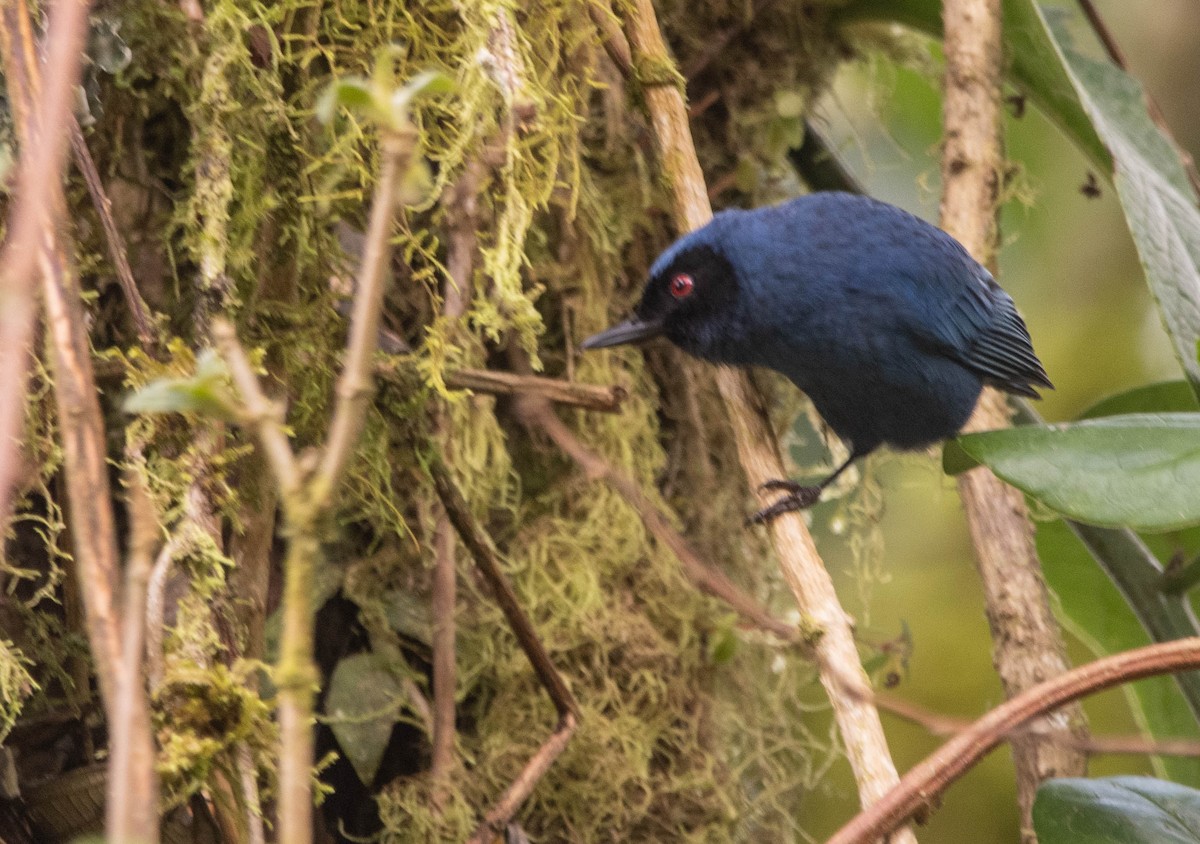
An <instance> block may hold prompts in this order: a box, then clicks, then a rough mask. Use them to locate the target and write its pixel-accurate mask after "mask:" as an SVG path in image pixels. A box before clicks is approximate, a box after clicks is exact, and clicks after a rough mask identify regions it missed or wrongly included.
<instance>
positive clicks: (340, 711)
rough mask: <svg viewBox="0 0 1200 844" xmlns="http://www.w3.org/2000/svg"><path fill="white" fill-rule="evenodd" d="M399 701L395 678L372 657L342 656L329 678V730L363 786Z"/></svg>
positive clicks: (384, 744)
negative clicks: (343, 657)
mask: <svg viewBox="0 0 1200 844" xmlns="http://www.w3.org/2000/svg"><path fill="white" fill-rule="evenodd" d="M402 699H403V698H402V689H401V686H400V681H399V679H397V677H396V675H395V674H394V673H393V672H392V671H391V670H389V669H388V667H387V665H386V663H385V662H384V661H383V659H382V658H380V657H379V656H378V655H376V654H370V653H364V654H355V655H354V656H348V657H346V658H345V659H343V660H342V661H341V662H339V663H338V664H337V668H335V669H334V671H333V677H332V678H330V681H329V695H328V697H327V698H326V700H325V716H326V719H327V721H328V723H329V728H330V729H331V730H333V735H334V736H335V737H336V738H337V741H338V744H339V745H340V746H341V748H342V752H343V753H345V754H346V758H347V759H348V760H350V764H351V765H353V766H354V772H355V773H356V774H358V778H359V779H360V780H362V781H363V783H364V784H366V785H370V784H371V782H372V781H373V780H374V779H375V773H376V772H377V771H378V770H379V763H380V762H381V761H382V760H383V751H384V749H385V748H386V747H387V743H388V737H389V736H391V734H392V727H393V726H394V725H395V723H396V721H397V715H398V713H399V711H400V704H401V702H402Z"/></svg>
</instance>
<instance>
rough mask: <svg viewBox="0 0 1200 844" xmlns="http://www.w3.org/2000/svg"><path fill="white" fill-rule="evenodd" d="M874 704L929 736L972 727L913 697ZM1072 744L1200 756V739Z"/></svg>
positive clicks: (1105, 750) (1103, 739)
mask: <svg viewBox="0 0 1200 844" xmlns="http://www.w3.org/2000/svg"><path fill="white" fill-rule="evenodd" d="M875 705H876V706H877V707H879V708H880V709H882V710H883V711H884V712H887V713H890V714H892V715H895V716H896V717H897V718H903V719H904V720H905V721H908V722H910V723H912V724H916V725H917V726H918V727H921V728H923V729H924V730H925V731H926V732H928V733H929V734H930V735H935V736H953V735H958V734H959V733H961V732H963V731H964V730H966V729H969V728H970V726H971V723H972V722H971V720H970V719H969V718H960V717H958V716H955V715H945V714H943V713H941V712H934V711H933V710H931V709H927V708H925V707H924V706H921V705H920V704H918V703H913V702H912V701H911V700H904V699H903V698H899V697H896V696H894V695H883V694H876V695H875ZM1028 731H1029V728H1028V727H1018V728H1016V729H1014V730H1013V731H1012V732H1011V733H1010V734H1009V735H1008V736H1006V738H1009V739H1011V738H1012V737H1013V736H1018V735H1020V734H1022V733H1025V732H1028ZM1071 741H1072V746H1073V747H1075V748H1076V749H1078V750H1080V751H1081V752H1083V753H1086V754H1088V755H1089V756H1100V755H1124V756H1188V757H1200V741H1195V740H1192V739H1155V738H1148V737H1146V736H1136V735H1125V736H1088V737H1085V738H1082V739H1077V738H1074V737H1072V739H1071Z"/></svg>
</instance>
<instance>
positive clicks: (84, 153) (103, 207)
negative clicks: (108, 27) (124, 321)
mask: <svg viewBox="0 0 1200 844" xmlns="http://www.w3.org/2000/svg"><path fill="white" fill-rule="evenodd" d="M70 132H71V149H72V150H73V151H74V152H75V163H76V165H77V166H78V167H79V171H80V172H81V173H83V181H84V182H85V183H86V184H87V189H88V193H89V194H91V197H92V204H93V205H94V206H95V207H96V213H97V214H98V215H99V216H100V224H101V226H102V227H103V228H104V239H105V241H106V242H107V243H108V256H109V259H110V260H111V261H112V262H113V269H115V270H116V271H117V280H118V281H119V282H120V284H121V291H122V292H123V293H124V294H125V304H126V305H127V306H128V307H129V315H130V317H131V318H132V319H133V326H134V330H135V331H137V336H138V342H139V343H141V345H142V348H143V349H145V350H147V351H153V350H154V349H155V348H156V347H157V346H158V335H157V334H156V332H155V330H154V326H153V323H152V320H151V318H150V309H149V308H147V307H146V301H145V300H144V299H143V298H142V294H141V291H139V290H138V286H137V282H136V281H134V278H133V270H131V269H130V268H129V258H128V252H127V250H126V249H125V238H123V237H122V236H121V230H120V229H119V228H117V222H116V220H114V219H113V214H112V202H111V201H109V198H108V192H107V191H105V190H104V182H103V181H101V179H100V173H99V172H98V171H97V170H96V162H95V161H93V160H92V152H91V150H89V149H88V145H87V140H85V139H84V137H83V131H82V130H81V129H80V128H79V122H78V121H76V120H74V119H72V120H71V125H70Z"/></svg>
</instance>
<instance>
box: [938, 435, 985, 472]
mask: <svg viewBox="0 0 1200 844" xmlns="http://www.w3.org/2000/svg"><path fill="white" fill-rule="evenodd" d="M978 465H980V464H979V461H978V460H976V459H975V458H974V457H972V456H971V455H969V454H967V453H966V452H965V451H963V448H962V446H961V445H959V444H958V440H957V439H954V440H946V442H945V443H943V444H942V471H943V472H945V473H946V474H947V475H961V474H962V473H963V472H969V471H970V470H972V469H974V468H975V467H976V466H978Z"/></svg>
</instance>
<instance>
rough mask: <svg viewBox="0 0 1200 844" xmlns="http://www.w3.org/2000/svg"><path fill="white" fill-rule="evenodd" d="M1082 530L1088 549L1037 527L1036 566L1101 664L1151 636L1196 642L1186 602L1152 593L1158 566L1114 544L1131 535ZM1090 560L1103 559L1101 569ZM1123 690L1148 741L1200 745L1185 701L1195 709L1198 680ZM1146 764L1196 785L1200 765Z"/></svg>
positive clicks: (1159, 680) (1059, 530)
mask: <svg viewBox="0 0 1200 844" xmlns="http://www.w3.org/2000/svg"><path fill="white" fill-rule="evenodd" d="M1085 530H1086V531H1088V533H1089V535H1088V539H1089V540H1091V541H1090V542H1088V543H1087V544H1085V543H1084V542H1082V541H1081V539H1080V537H1078V536H1076V535H1075V533H1073V532H1072V530H1071V528H1070V527H1069V526H1068V525H1067V524H1066V523H1065V522H1063V521H1062V520H1060V519H1054V520H1052V521H1048V522H1039V523H1038V525H1037V550H1038V558H1039V559H1040V560H1041V561H1042V571H1043V572H1044V573H1045V575H1046V584H1047V585H1048V586H1049V587H1050V589H1051V590H1053V592H1054V594H1055V596H1056V597H1057V599H1058V606H1059V615H1060V618H1062V620H1063V623H1064V624H1065V625H1066V627H1067V628H1068V629H1069V630H1070V632H1071V633H1072V634H1074V635H1075V637H1076V638H1078V639H1079V640H1080V641H1081V642H1083V644H1084V645H1085V646H1086V647H1087V648H1088V649H1089V650H1091V651H1092V653H1094V654H1095V655H1096V656H1097V657H1100V656H1106V655H1108V654H1113V653H1119V652H1120V651H1126V650H1130V649H1132V648H1137V647H1141V646H1143V645H1148V644H1150V642H1151V636H1152V635H1153V636H1154V638H1155V639H1156V640H1166V639H1172V638H1179V637H1181V636H1188V635H1195V633H1196V630H1195V627H1194V623H1193V620H1192V617H1191V614H1190V611H1189V610H1188V609H1187V608H1186V606H1185V604H1184V602H1183V601H1182V600H1181V599H1180V598H1178V597H1176V596H1172V595H1164V594H1163V593H1162V592H1161V591H1160V590H1159V589H1158V588H1157V587H1158V578H1159V576H1160V572H1159V568H1158V566H1157V562H1156V561H1155V560H1154V557H1153V555H1152V554H1150V553H1149V552H1148V551H1147V549H1146V548H1145V546H1144V545H1142V544H1141V543H1139V542H1136V537H1134V536H1133V535H1130V539H1131V540H1134V541H1132V542H1114V541H1112V540H1113V539H1115V538H1117V537H1118V536H1119V535H1120V534H1124V533H1128V532H1126V531H1112V530H1106V529H1105V528H1085ZM1094 534H1108V535H1109V536H1108V540H1109V541H1097V537H1096V536H1095V535H1094ZM1114 535H1116V536H1114ZM1093 554H1102V555H1103V558H1102V560H1101V564H1100V565H1099V566H1098V565H1097V564H1096V561H1095V560H1094V559H1093V556H1092V555H1093ZM1110 577H1111V578H1113V579H1115V580H1116V581H1117V582H1118V583H1119V584H1120V586H1121V587H1122V589H1120V590H1119V589H1118V587H1117V586H1116V585H1114V583H1113V580H1111V579H1110ZM1134 602H1136V606H1137V607H1138V608H1139V610H1140V611H1141V614H1144V615H1146V617H1147V620H1148V621H1149V622H1150V630H1149V631H1147V629H1146V628H1145V626H1143V624H1142V623H1141V622H1140V620H1139V617H1138V615H1135V613H1134V611H1133V610H1132V609H1130V606H1131V604H1133V603H1134ZM1177 683H1178V684H1177ZM1121 690H1122V692H1124V694H1125V699H1126V700H1127V701H1128V703H1129V708H1130V711H1131V713H1132V714H1133V719H1134V721H1135V722H1136V723H1137V724H1138V726H1139V727H1140V728H1141V729H1142V730H1144V731H1145V732H1147V733H1148V734H1149V735H1150V736H1152V737H1154V738H1156V739H1179V738H1191V739H1198V738H1200V725H1198V724H1197V722H1196V717H1195V716H1194V715H1193V710H1192V708H1191V706H1189V703H1188V700H1187V698H1186V697H1185V695H1188V694H1190V695H1192V696H1193V697H1194V698H1195V700H1196V704H1197V708H1200V676H1197V675H1196V673H1195V672H1187V673H1185V674H1179V675H1176V676H1174V677H1166V676H1163V677H1148V678H1146V679H1145V680H1141V681H1140V682H1137V683H1128V684H1126V685H1124V686H1121ZM1151 764H1152V765H1153V766H1154V771H1155V773H1156V774H1159V775H1160V776H1166V777H1170V778H1171V779H1174V780H1177V781H1179V782H1184V783H1188V784H1191V785H1200V759H1191V758H1185V757H1178V756H1168V757H1151Z"/></svg>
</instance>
